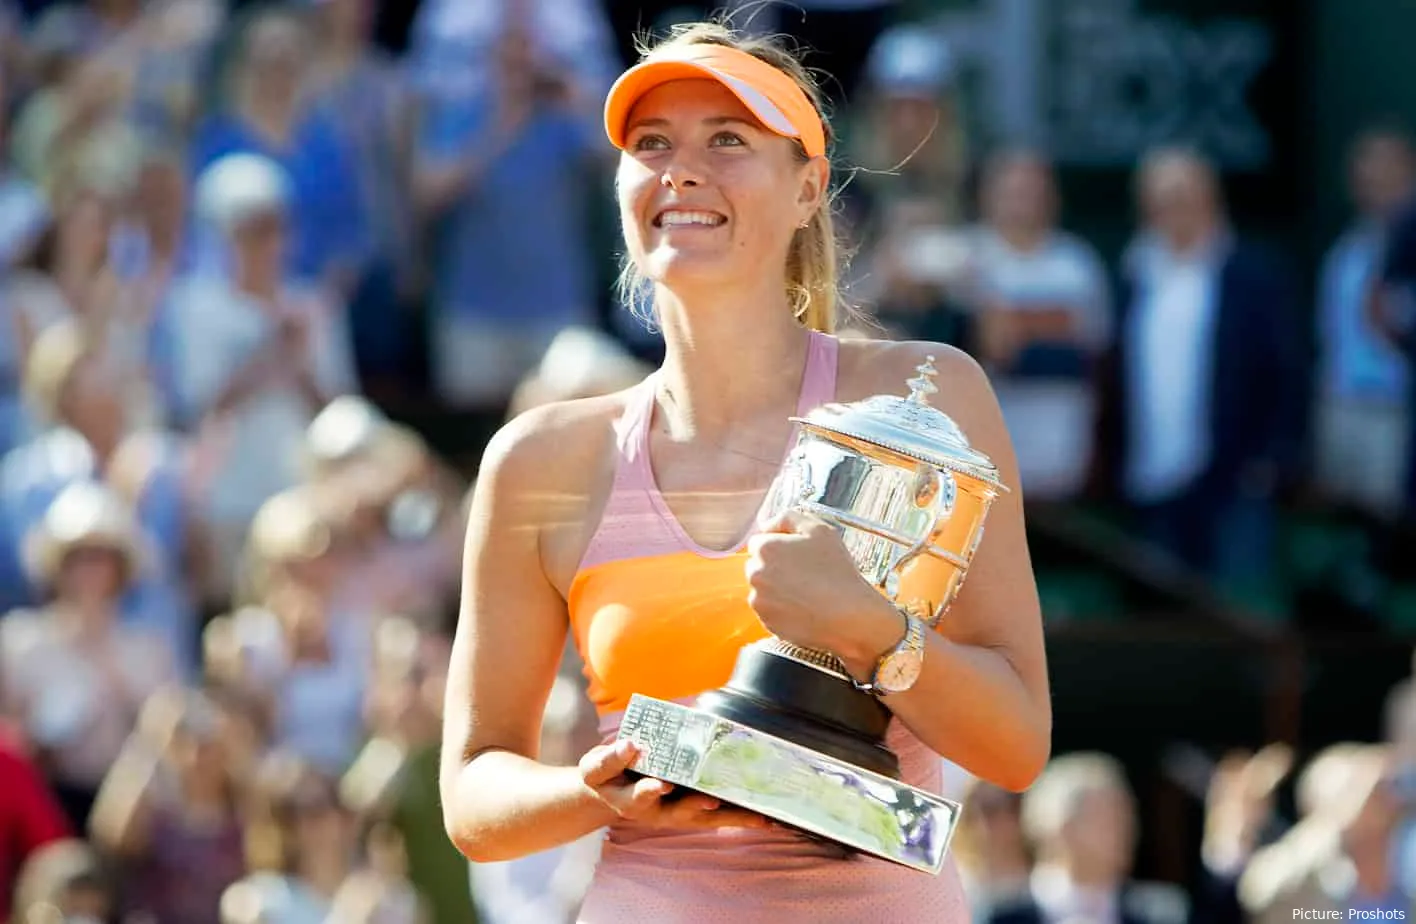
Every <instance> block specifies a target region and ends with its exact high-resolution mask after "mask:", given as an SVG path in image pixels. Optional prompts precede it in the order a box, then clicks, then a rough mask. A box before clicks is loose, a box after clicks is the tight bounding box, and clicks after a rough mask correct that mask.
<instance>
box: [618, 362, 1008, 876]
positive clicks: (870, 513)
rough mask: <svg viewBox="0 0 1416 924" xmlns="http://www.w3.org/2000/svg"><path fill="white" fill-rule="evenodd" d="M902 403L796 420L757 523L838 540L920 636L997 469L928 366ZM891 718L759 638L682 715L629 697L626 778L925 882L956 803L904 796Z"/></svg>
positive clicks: (970, 538)
mask: <svg viewBox="0 0 1416 924" xmlns="http://www.w3.org/2000/svg"><path fill="white" fill-rule="evenodd" d="M916 371H917V372H918V375H917V376H916V377H915V378H913V379H910V380H909V382H908V385H909V386H910V394H909V396H908V397H905V398H901V397H898V396H894V395H877V396H875V397H872V398H868V399H866V400H864V401H860V402H855V403H851V404H828V405H825V406H823V407H821V408H818V409H817V410H815V411H813V412H812V413H810V414H809V415H807V416H806V417H805V418H793V421H794V422H796V423H797V424H799V425H800V437H799V438H798V440H797V443H796V445H795V447H794V448H793V449H792V451H791V453H790V454H789V455H788V457H787V460H786V462H785V463H784V464H783V467H782V470H781V473H780V474H779V475H778V477H777V480H776V482H775V483H774V485H773V487H772V490H771V492H770V494H769V497H768V502H767V506H766V512H767V513H768V514H769V515H773V516H775V515H777V514H779V513H782V512H784V511H786V510H797V511H801V512H803V513H807V514H811V515H813V516H815V517H818V518H820V519H822V520H824V521H826V522H828V523H831V524H833V525H834V526H835V527H836V528H837V529H839V530H840V533H841V537H842V540H843V542H844V544H845V546H846V549H847V550H848V551H849V552H850V555H851V558H852V560H853V561H854V562H855V565H856V568H857V569H858V570H859V571H860V573H861V574H862V575H863V576H864V577H865V578H866V580H868V581H869V582H870V583H871V584H872V585H874V586H875V587H876V588H877V589H878V590H879V591H880V592H881V593H882V594H884V595H885V596H886V597H887V598H888V599H889V600H891V601H892V602H893V603H895V605H897V606H899V607H900V608H902V609H903V610H905V611H907V612H908V613H910V614H911V615H914V616H916V617H918V618H919V619H921V620H923V621H924V622H925V623H926V624H927V625H929V626H931V627H933V626H935V625H937V624H938V622H939V620H940V618H941V617H942V616H943V614H944V612H945V610H947V609H948V607H949V604H950V603H951V602H953V600H954V598H955V597H956V596H957V595H958V593H959V589H960V588H961V587H962V586H963V583H964V577H965V576H966V575H967V573H968V568H969V563H970V562H971V561H972V560H973V556H974V553H975V552H976V551H977V550H978V546H979V543H980V542H981V541H982V539H983V527H984V520H985V519H986V518H987V516H988V510H989V507H990V505H991V504H992V503H993V500H994V498H996V497H997V496H998V494H999V492H1000V491H1004V490H1007V489H1006V488H1005V487H1004V486H1003V484H1002V483H1001V481H1000V479H999V477H998V472H997V469H996V468H995V467H994V465H993V463H992V462H991V461H990V460H989V459H988V458H987V457H986V456H984V455H983V454H982V453H980V452H978V451H977V450H975V449H972V448H971V447H970V446H969V444H968V440H967V439H966V438H965V437H964V435H963V433H962V432H961V431H960V430H959V428H958V426H957V425H956V424H955V423H954V422H953V421H952V420H951V419H950V418H949V417H948V416H947V415H946V414H944V413H942V412H940V411H939V410H937V409H935V408H934V407H932V406H931V405H930V404H929V403H928V396H929V395H930V394H932V393H934V392H935V391H936V390H937V389H936V387H935V385H934V382H933V376H934V375H935V374H936V370H935V369H934V366H933V357H930V358H929V361H928V362H926V363H925V364H924V365H922V366H920V367H919V368H918V369H917V370H916ZM890 718H891V713H890V711H889V709H888V708H887V707H886V706H885V705H884V704H882V703H881V702H880V700H879V699H877V698H876V697H875V696H873V695H871V694H870V693H868V692H863V691H862V690H861V689H859V688H858V687H857V685H856V683H855V682H854V681H853V680H852V678H851V677H850V675H849V673H848V672H847V671H846V669H845V667H844V666H843V665H842V664H841V662H840V661H839V660H838V659H837V658H836V657H835V656H834V655H832V654H831V653H829V652H825V651H814V650H808V649H805V648H801V647H799V646H796V645H792V644H790V643H789V642H786V641H784V640H782V639H778V638H775V637H769V638H767V639H764V640H763V641H761V642H758V643H757V644H754V645H750V646H748V647H746V648H744V649H743V651H742V653H741V654H740V655H739V657H738V661H737V664H736V665H735V668H734V671H733V675H732V678H731V679H730V680H729V682H728V684H727V685H726V686H725V687H723V688H721V689H719V690H714V691H711V692H709V693H705V694H703V695H702V696H700V697H699V698H698V699H697V701H696V702H695V705H694V706H693V707H688V706H683V705H679V704H677V703H671V702H666V701H663V700H658V699H653V698H651V697H647V696H641V695H637V694H636V695H635V696H633V697H632V698H631V699H630V702H629V706H628V708H627V709H626V711H625V715H624V719H623V721H622V723H621V725H620V730H619V737H620V738H622V739H623V738H628V739H631V740H633V741H634V742H635V743H636V744H637V746H638V749H639V752H640V753H639V756H638V758H637V759H636V761H635V763H634V765H633V767H632V771H633V772H634V773H635V774H639V775H644V776H650V777H654V778H656V779H661V780H664V781H666V782H669V783H673V784H675V785H676V786H679V787H684V788H687V789H692V790H696V791H698V792H702V793H706V794H708V795H710V796H713V797H715V798H718V799H721V800H722V801H724V802H728V803H732V804H734V805H738V806H741V807H743V808H747V809H751V810H752V811H755V812H758V813H760V814H762V815H765V816H767V817H769V818H773V819H775V820H777V821H779V822H781V823H783V824H786V825H788V826H792V827H795V828H798V829H800V830H802V831H804V832H806V833H808V834H810V835H813V836H816V837H819V838H824V839H827V840H830V841H834V842H836V843H838V844H841V845H843V846H844V847H846V848H848V849H850V850H853V851H858V852H861V853H865V854H869V855H871V856H875V857H879V858H881V859H885V860H890V861H893V862H895V863H900V864H903V865H905V866H908V867H911V868H913V869H917V870H921V871H925V872H930V873H936V874H937V873H938V872H939V871H940V870H941V869H942V868H943V866H944V859H945V856H946V854H947V851H948V847H949V842H950V840H951V838H952V837H953V833H954V829H955V826H956V825H957V822H958V814H959V809H960V806H959V804H958V803H956V802H953V801H950V800H948V799H944V798H941V797H940V796H938V795H936V794H934V793H931V792H927V791H925V790H921V789H918V788H915V787H913V786H909V785H906V784H904V783H902V782H900V780H899V761H898V759H897V758H896V756H895V755H894V754H893V753H892V752H891V751H890V750H889V749H888V748H887V747H886V746H885V744H884V739H885V732H886V729H887V727H888V725H889V723H890Z"/></svg>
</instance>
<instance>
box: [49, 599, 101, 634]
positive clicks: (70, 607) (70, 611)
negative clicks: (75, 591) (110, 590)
mask: <svg viewBox="0 0 1416 924" xmlns="http://www.w3.org/2000/svg"><path fill="white" fill-rule="evenodd" d="M56 609H57V610H58V611H59V614H60V618H61V619H63V620H64V623H65V625H67V627H68V629H69V632H70V634H72V635H73V636H74V637H75V638H79V639H99V638H103V637H105V636H106V635H108V630H109V627H110V625H111V620H110V619H109V617H110V615H111V611H112V606H111V604H109V603H108V602H107V601H98V600H64V601H62V602H61V603H60V604H59V606H58V607H57V608H56Z"/></svg>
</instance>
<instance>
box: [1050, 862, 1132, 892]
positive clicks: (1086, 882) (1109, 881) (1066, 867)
mask: <svg viewBox="0 0 1416 924" xmlns="http://www.w3.org/2000/svg"><path fill="white" fill-rule="evenodd" d="M1058 867H1059V868H1060V869H1061V870H1062V871H1063V872H1064V873H1065V874H1066V875H1067V878H1068V879H1069V880H1071V882H1072V885H1074V886H1076V887H1077V888H1081V889H1090V890H1094V891H1109V890H1113V889H1115V888H1116V887H1117V886H1118V885H1119V884H1120V883H1119V882H1118V881H1117V878H1116V876H1115V874H1114V873H1112V872H1111V871H1110V870H1108V869H1103V868H1100V867H1098V866H1095V865H1093V864H1090V863H1087V862H1085V861H1084V860H1081V859H1078V858H1076V857H1067V858H1066V859H1065V860H1063V861H1062V862H1061V863H1059V864H1058Z"/></svg>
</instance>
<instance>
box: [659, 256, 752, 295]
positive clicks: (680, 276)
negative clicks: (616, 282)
mask: <svg viewBox="0 0 1416 924" xmlns="http://www.w3.org/2000/svg"><path fill="white" fill-rule="evenodd" d="M647 265H648V276H649V278H650V279H652V280H654V281H655V282H656V283H658V284H659V285H661V286H663V287H665V288H666V289H669V290H671V291H672V290H678V289H688V288H700V287H703V286H710V285H716V286H721V285H723V284H724V283H726V282H728V281H729V280H731V279H733V278H735V277H737V278H741V275H742V274H741V272H740V271H737V270H735V269H734V267H733V265H732V263H731V261H729V260H727V259H726V258H725V257H724V256H723V255H722V254H720V253H694V252H691V251H683V250H673V251H668V252H666V251H664V250H662V249H661V250H658V251H656V252H654V253H652V254H650V255H649V259H648V261H647Z"/></svg>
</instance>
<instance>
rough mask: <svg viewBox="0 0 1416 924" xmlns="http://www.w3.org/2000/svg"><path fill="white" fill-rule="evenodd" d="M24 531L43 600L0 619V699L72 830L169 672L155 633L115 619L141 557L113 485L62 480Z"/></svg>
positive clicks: (172, 675)
mask: <svg viewBox="0 0 1416 924" xmlns="http://www.w3.org/2000/svg"><path fill="white" fill-rule="evenodd" d="M31 538H32V541H31V543H30V545H29V549H28V551H29V552H30V562H31V567H32V568H33V570H34V574H35V577H36V579H37V582H38V583H39V584H41V585H42V586H44V587H45V588H46V590H47V591H48V596H49V602H48V603H47V604H46V605H45V606H44V607H43V608H42V609H39V610H36V611H33V612H16V613H11V614H10V615H9V616H7V617H6V618H5V620H4V621H3V622H0V681H3V683H4V687H3V690H0V704H3V707H4V711H5V712H6V713H8V714H9V715H13V716H18V717H19V719H20V721H21V724H22V727H23V729H24V731H25V734H26V736H27V737H28V738H29V740H30V741H32V742H34V744H35V745H36V747H37V748H38V749H39V751H40V753H41V754H42V755H43V760H44V763H45V766H46V769H47V771H48V772H49V774H50V776H51V779H52V780H53V781H54V786H55V790H56V792H57V794H58V796H59V799H60V802H61V803H62V804H63V806H64V809H65V812H66V813H67V814H68V816H69V821H70V823H71V824H72V825H73V826H74V828H75V829H76V830H77V829H81V828H83V827H84V826H85V825H86V824H87V821H88V816H89V811H90V809H91V808H92V806H93V801H94V798H95V796H96V795H97V792H98V788H99V785H100V784H101V783H102V782H103V777H104V775H105V774H106V773H107V772H108V768H109V767H110V766H111V765H112V763H113V762H114V760H116V759H117V757H118V755H119V753H120V751H121V750H122V748H123V743H124V741H125V739H126V738H127V737H128V734H129V733H130V732H131V731H132V730H133V727H134V725H135V724H136V722H137V718H138V713H139V710H140V709H141V707H142V704H143V703H144V702H145V701H146V700H147V697H148V696H149V695H151V693H152V692H153V691H154V690H156V689H158V688H159V687H161V686H163V685H164V684H167V683H170V682H172V681H173V680H174V679H175V670H174V666H173V658H172V654H171V653H170V651H169V650H168V648H167V646H166V645H165V644H163V642H162V640H161V639H159V638H156V637H154V636H152V635H150V634H148V633H146V632H144V631H142V630H140V629H137V628H133V627H131V626H127V625H125V624H123V623H122V622H120V621H119V620H118V613H117V609H118V601H119V599H120V597H121V595H122V593H123V591H124V589H125V587H126V586H127V585H128V583H129V582H130V581H131V580H132V579H133V576H134V575H136V574H138V573H140V572H141V570H142V568H143V559H144V555H143V550H142V549H141V547H140V545H139V538H138V534H137V530H136V528H135V524H134V522H133V519H132V517H131V515H130V513H129V511H128V510H127V509H126V508H125V507H124V506H123V505H122V504H121V502H120V501H119V500H118V499H117V498H116V497H115V496H114V495H113V494H112V493H111V492H109V491H107V490H105V489H104V488H102V487H100V486H98V485H95V484H76V485H73V486H71V487H69V488H67V489H65V491H64V492H63V493H61V494H60V495H59V497H58V498H57V499H56V500H55V501H54V503H53V504H52V505H51V506H50V508H49V510H48V512H47V513H46V514H45V517H44V519H43V521H42V522H41V523H40V525H39V526H38V528H37V529H36V530H35V532H34V533H33V535H32V537H31ZM56 677H63V678H65V681H64V682H63V683H55V682H54V678H56Z"/></svg>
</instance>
